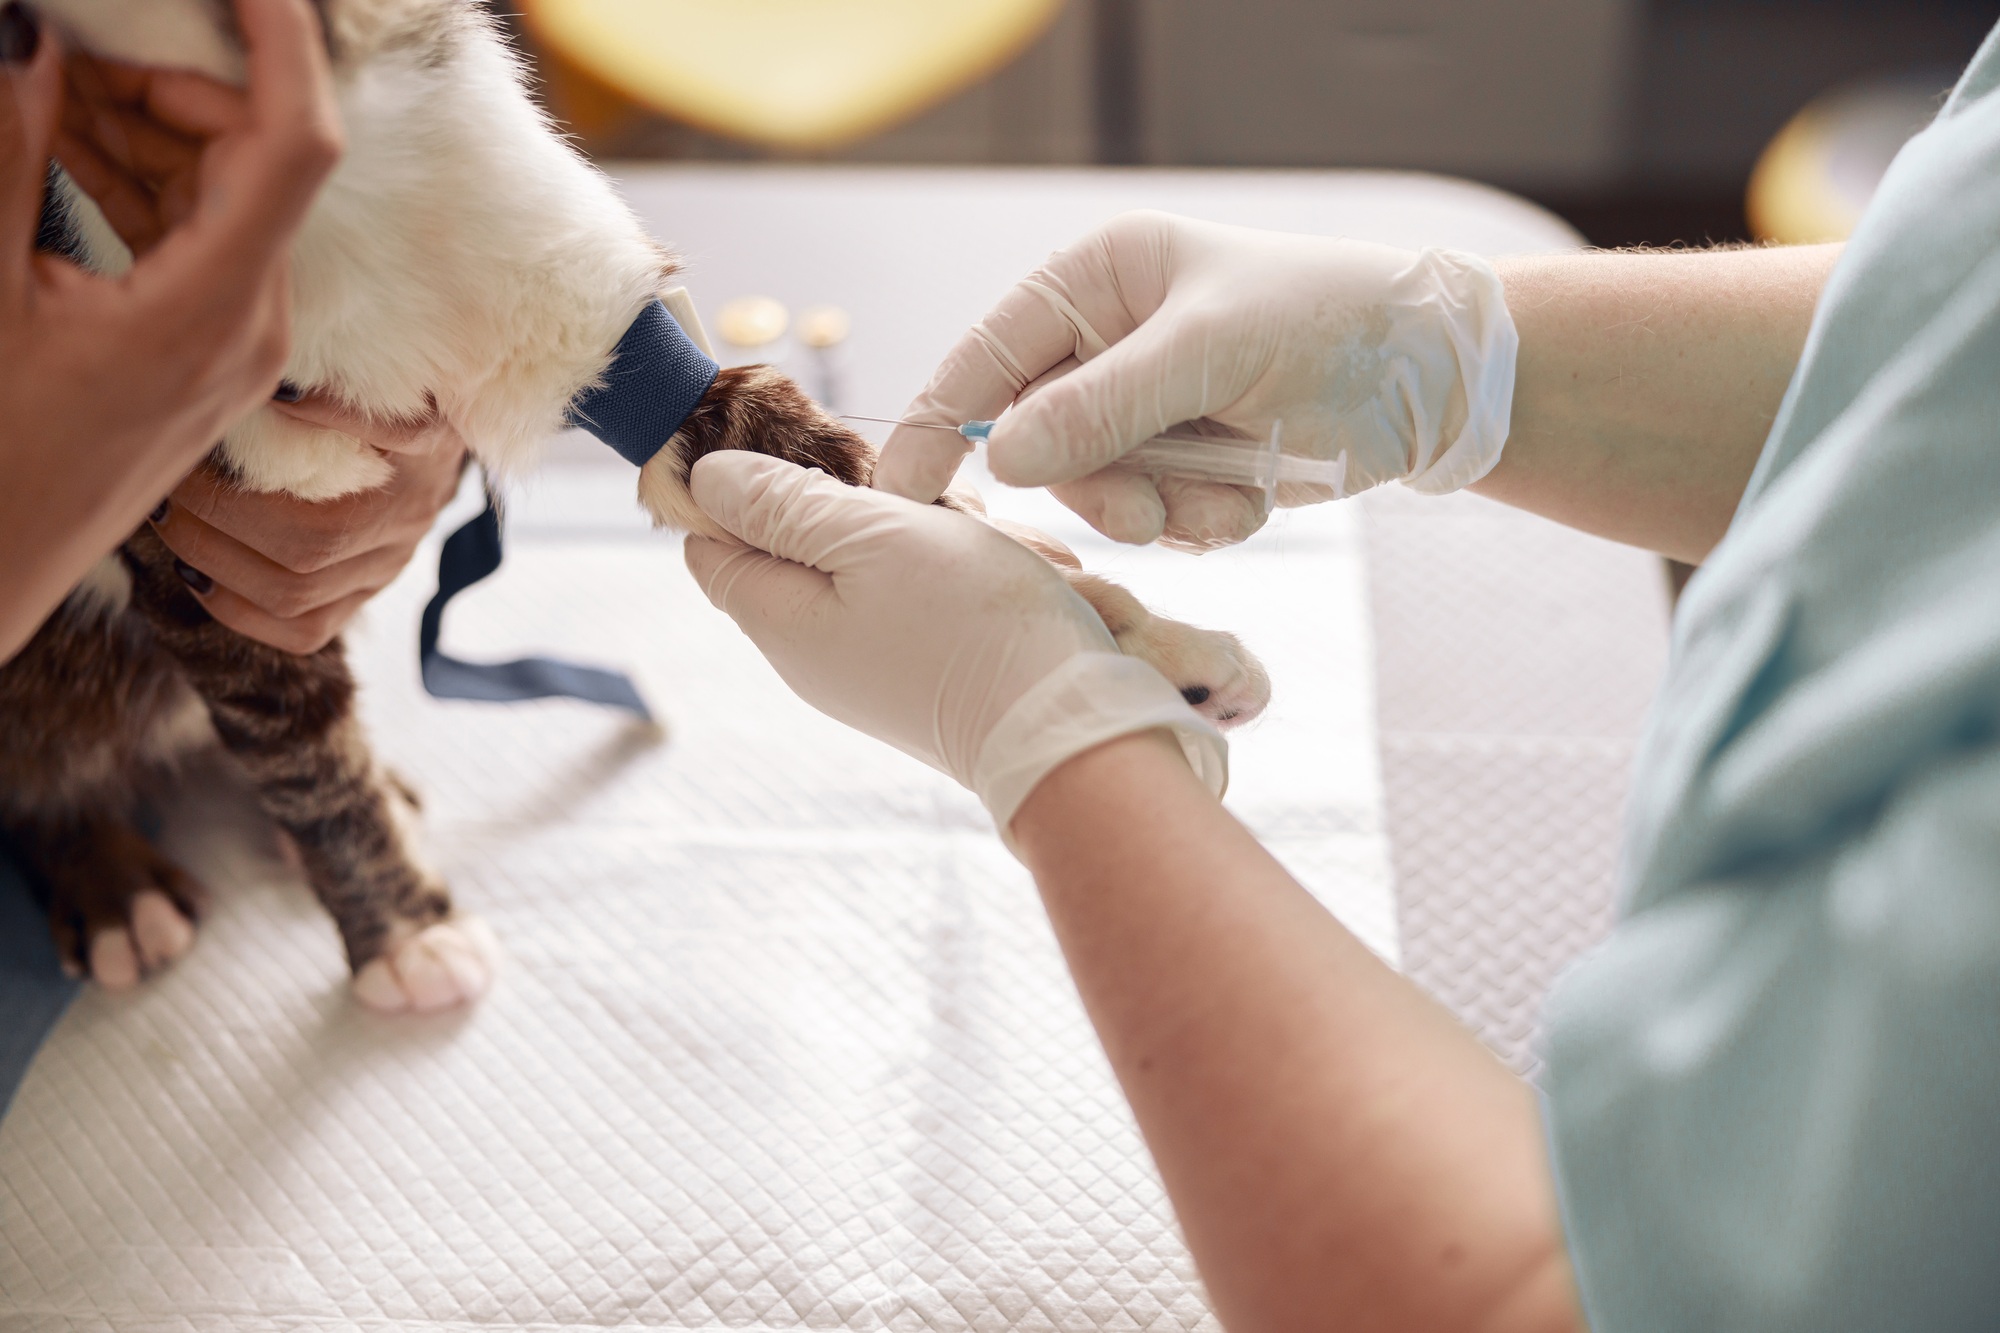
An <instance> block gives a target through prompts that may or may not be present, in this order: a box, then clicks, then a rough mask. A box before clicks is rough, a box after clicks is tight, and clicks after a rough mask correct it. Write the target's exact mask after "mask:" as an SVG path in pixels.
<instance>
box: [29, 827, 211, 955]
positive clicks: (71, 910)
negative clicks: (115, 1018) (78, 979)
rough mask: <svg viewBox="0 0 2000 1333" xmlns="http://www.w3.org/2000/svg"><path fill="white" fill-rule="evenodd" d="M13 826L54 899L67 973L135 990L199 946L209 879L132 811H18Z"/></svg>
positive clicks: (32, 871) (55, 930)
mask: <svg viewBox="0 0 2000 1333" xmlns="http://www.w3.org/2000/svg"><path fill="white" fill-rule="evenodd" d="M4 823H5V826H6V831H7V835H8V839H9V841H11V842H12V843H13V844H14V846H15V848H16V849H17V850H18V851H19V852H20V854H21V856H22V857H23V859H24V860H25V861H26V862H27V867H26V868H27V870H28V874H29V876H30V879H31V880H32V881H33V882H34V883H35V887H36V889H37V890H38V892H40V893H42V894H45V895H46V896H47V899H48V914H49V928H50V931H51V933H52V934H53V935H54V936H55V943H56V951H57V953H58V954H59V955H60V956H61V958H62V960H63V966H64V967H65V968H66V969H69V970H72V971H74V972H77V973H79V974H87V975H88V976H90V977H91V978H93V979H94V980H96V981H97V982H98V984H100V985H102V986H103V987H104V988H105V989H106V990H108V991H123V990H130V989H131V988H132V987H133V986H136V985H138V984H139V981H140V979H141V978H143V977H145V976H148V975H150V974H151V973H154V972H157V971H159V970H160V969H161V968H164V967H166V966H167V965H168V964H170V963H173V962H175V961H176V960H178V959H179V958H180V957H181V956H182V955H183V954H185V953H186V952H187V951H188V950H189V949H190V948H192V947H193V945H194V921H195V919H196V917H197V915H198V913H199V911H200V908H201V903H202V899H203V897H204V894H203V892H202V887H201V885H200V884H199V883H198V882H197V881H196V880H195V879H194V877H193V876H192V875H189V874H188V873H187V872H186V871H184V870H182V869H181V868H180V867H179V866H177V865H175V864H174V863H173V862H172V861H170V860H168V859H167V858H166V857H164V856H162V855H161V854H160V853H159V852H158V851H156V850H155V849H154V847H153V844H152V843H151V842H149V841H147V840H146V838H145V836H144V835H143V834H141V833H140V832H139V830H138V829H136V828H134V827H133V826H132V824H131V821H130V820H128V819H127V818H126V817H125V816H124V815H123V814H120V813H117V812H115V811H113V810H111V809H109V808H93V807H85V808H82V809H77V810H72V811H68V812H64V813H61V814H57V813H51V812H47V811H42V812H37V813H34V814H21V813H13V814H10V815H9V816H8V817H7V818H6V819H5V820H4Z"/></svg>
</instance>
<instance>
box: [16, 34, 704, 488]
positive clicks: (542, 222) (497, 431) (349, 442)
mask: <svg viewBox="0 0 2000 1333" xmlns="http://www.w3.org/2000/svg"><path fill="white" fill-rule="evenodd" d="M36 8H37V10H38V11H39V12H40V13H41V14H42V15H43V16H44V17H45V18H49V19H53V20H55V21H56V22H57V23H58V24H59V25H60V26H61V27H62V28H63V29H64V30H65V31H66V33H67V34H68V35H69V36H70V37H71V38H72V39H73V40H76V41H79V42H80V43H81V44H82V45H84V46H85V47H87V48H88V49H90V50H92V51H94V52H96V53H98V54H100V55H105V56H110V57H113V58H117V59H124V60H129V61H132V62H134V63H144V64H152V65H160V64H168V65H176V66H181V67H185V68H188V69H192V70H196V71H198V72H200V73H204V74H208V75H211V76H213V77H216V78H219V79H224V80H228V81H232V82H240V81H241V79H242V76H243V62H242V58H241V56H240V55H239V54H238V53H237V49H236V43H235V39H234V37H233V35H232V32H231V28H230V21H229V19H228V17H227V15H228V12H229V11H228V8H227V6H226V2H225V0H39V2H38V3H37V5H36ZM437 14H438V11H437V7H435V6H424V5H411V4H408V3H397V0H364V3H360V4H353V3H350V4H347V5H340V6H335V7H334V18H333V20H332V21H333V23H334V24H335V37H336V45H337V48H339V49H343V50H345V51H347V52H351V53H352V55H351V57H350V58H344V59H342V60H340V61H339V62H338V67H337V71H336V77H337V80H338V96H339V101H340V112H341V119H342V124H343V126H344V128H345V130H346V133H347V138H348V151H347V154H346V156H345V157H344V159H343V160H342V162H341V165H340V167H339V168H338V169H337V170H336V171H335V172H334V174H333V177H332V179H331V180H330V181H329V182H328V183H327V186H326V188H325V190H324V191H322V193H321V194H320V197H319V199H318V201H317V203H316V204H315V205H314V207H313V210H312V212H311V214H310V215H309V217H308V218H307V220H306V223H305V226H304V228H303V230H302V231H301V233H300V236H299V240H298V244H297V247H296V249H295V251H294V260H293V303H294V305H293V320H292V331H293V342H292V352H291V359H290V362H289V363H288V366H287V370H286V378H287V379H289V380H291V381H292V382H294V383H297V384H302V385H307V386H310V387H312V388H315V389H321V390H325V391H329V392H332V393H334V394H336V395H338V396H339V397H340V398H341V399H343V400H344V401H345V402H347V403H348V404H349V405H351V406H353V407H355V408H357V409H359V410H361V411H363V412H366V413H368V414H370V415H374V416H390V417H412V416H418V415H421V414H423V413H424V412H425V411H426V410H428V408H429V407H430V405H431V400H432V397H433V396H435V399H436V406H437V407H438V408H439V409H440V410H441V411H442V412H443V413H444V414H445V415H446V416H447V417H449V418H450V419H451V421H452V423H453V424H454V425H455V426H456V427H457V428H458V430H459V432H460V433H461V434H462V435H463V436H464V437H465V438H466V441H467V443H468V444H469V446H470V447H471V449H472V452H473V454H474V456H475V457H477V458H478V459H479V460H480V461H481V462H482V463H484V464H486V465H488V466H489V467H491V468H493V469H494V470H495V471H497V472H499V473H502V474H506V473H511V472H516V471H518V470H520V469H522V468H523V467H525V466H528V465H530V464H531V463H532V461H533V457H534V454H535V452H536V450H537V448H538V446H540V445H541V443H542V442H543V441H545V440H547V439H548V438H549V437H550V436H551V435H553V434H554V433H555V432H556V431H557V430H559V429H560V428H561V426H562V424H563V423H562V413H563V408H564V407H565V406H566V405H567V404H568V403H569V401H570V400H571V399H572V398H573V397H575V395H576V394H577V393H578V392H579V391H581V390H582V389H584V388H586V387H587V386H589V385H590V384H591V383H592V382H594V381H595V380H596V378H597V377H598V376H599V375H600V374H602V372H603V370H604V369H605V367H606V365H607V364H608V363H609V361H610V355H611V350H612V348H613V347H614V346H615V345H616V343H617V341H618V338H619V337H620V335H622V334H623V333H624V331H625V329H626V328H627V327H628V326H629V325H630V324H631V322H632V319H633V317H634V316H635V315H636V314H637V313H638V311H639V310H640V308H641V307H642V306H643V305H644V304H645V303H646V301H647V300H649V299H650V298H651V297H652V296H654V295H655V294H656V293H657V292H658V291H659V289H660V287H661V285H662V283H661V280H662V277H663V274H664V271H665V269H666V267H667V257H666V255H665V253H664V252H663V251H662V250H661V248H660V247H659V246H658V245H657V244H655V243H654V242H653V241H652V240H651V239H650V238H649V237H648V236H647V235H646V232H645V230H644V228H643V227H642V226H641V225H640V224H639V221H638V219H637V218H635V217H634V216H633V215H632V212H631V210H630V209H629V208H627V207H626V206H625V204H624V202H623V201H622V200H620V199H619V198H618V196H617V194H616V192H615V191H614V190H613V188H612V186H611V183H610V182H609V181H608V180H607V179H606V178H605V177H604V176H603V174H602V173H600V172H598V171H596V170H595V169H593V168H592V167H590V166H589V165H588V164H586V163H585V162H584V161H583V160H582V159H581V158H579V157H578V156H577V155H576V153H575V152H574V151H572V150H571V149H570V147H569V146H568V145H567V144H565V143H564V142H563V141H562V139H561V138H560V137H559V136H558V135H556V134H555V133H554V132H553V130H552V129H551V128H550V127H549V125H548V124H547V122H546V121H545V119H544V117H543V115H542V113H541V111H540V110H539V109H538V108H537V107H536V106H535V105H534V103H533V102H532V101H531V100H530V99H529V97H528V95H527V93H526V92H525V90H524V87H523V83H522V79H521V77H520V72H519V70H518V68H517V65H516V61H515V57H514V55H513V54H512V52H511V51H509V49H508V48H507V46H506V45H505V43H504V42H503V41H502V40H501V38H500V36H499V34H498V33H496V32H495V31H494V30H493V29H492V27H491V26H490V24H489V23H488V22H487V21H486V20H484V19H483V18H480V17H478V16H476V15H473V14H471V13H469V12H466V11H457V12H454V13H452V14H451V15H449V16H448V17H449V22H448V24H446V25H445V26H446V27H447V28H448V38H447V40H449V42H450V43H451V47H450V58H449V59H447V60H442V61H433V60H430V59H428V58H427V57H428V56H430V55H431V54H432V50H431V48H430V47H429V46H427V44H426V43H425V41H423V40H416V38H421V37H422V36H423V35H424V34H422V33H415V34H413V33H412V32H410V31H408V29H409V27H410V26H411V25H413V24H426V25H428V26H429V27H430V28H431V29H436V28H437V27H438V23H437ZM398 24H403V25H404V30H401V31H399V29H398V27H397V25H398ZM105 237H106V233H105V232H104V230H103V229H102V228H101V226H92V227H88V228H86V245H87V247H88V249H89V251H90V254H91V258H92V259H93V261H95V262H98V263H102V264H105V265H107V266H111V267H115V266H116V264H117V261H118V258H119V257H120V255H121V253H122V249H123V247H115V241H114V242H113V243H112V244H111V245H107V244H106V241H105ZM114 247H115V248H114ZM223 452H224V455H225V456H226V458H227V459H228V461H229V463H230V465H231V466H232V467H233V468H234V469H235V470H236V471H237V473H238V474H239V475H240V476H241V478H242V480H243V482H244V483H245V484H246V485H248V486H249V487H251V488H253V489H257V490H273V491H286V492H289V493H291V494H293V495H297V496H300V497H302V498H305V499H311V500H319V499H330V498H332V497H334V496H337V495H343V494H346V493H348V492H351V491H358V490H365V489H368V488H371V487H374V486H378V485H380V484H382V483H383V482H384V481H386V480H387V479H388V475H389V473H388V465H387V464H386V463H385V462H384V461H383V460H382V459H381V457H380V456H379V455H377V454H376V453H375V452H374V451H373V450H370V449H367V448H364V447H363V446H362V445H360V444H359V443H358V442H357V441H355V440H353V439H351V438H349V437H348V436H345V435H341V434H338V433H336V432H332V431H325V430H315V429H311V428H308V427H305V426H302V425H301V424H299V423H298V422H297V421H296V420H295V419H293V418H290V417H286V416H284V415H281V414H279V413H277V412H273V411H270V410H268V409H267V410H264V411H260V412H257V413H255V414H253V415H252V416H251V417H250V418H249V419H248V420H247V421H245V422H243V423H242V424H241V425H239V426H237V427H236V428H235V429H234V430H232V431H230V433H229V435H228V437H227V438H226V439H225V440H224V442H223Z"/></svg>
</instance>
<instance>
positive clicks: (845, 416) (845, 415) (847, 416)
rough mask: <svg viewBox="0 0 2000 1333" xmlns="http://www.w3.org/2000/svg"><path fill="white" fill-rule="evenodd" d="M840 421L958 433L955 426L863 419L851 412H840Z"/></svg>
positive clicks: (895, 419) (892, 419)
mask: <svg viewBox="0 0 2000 1333" xmlns="http://www.w3.org/2000/svg"><path fill="white" fill-rule="evenodd" d="M840 419H841V420H842V421H875V422H880V423H881V424H882V425H884V426H922V427H923V428H924V429H925V430H948V431H950V432H951V433H952V434H954V435H956V434H958V433H959V432H958V427H956V426H938V425H933V424H932V423H931V422H928V421H903V420H901V419H900V418H897V417H864V416H860V415H858V414H856V413H853V412H842V413H841V414H840Z"/></svg>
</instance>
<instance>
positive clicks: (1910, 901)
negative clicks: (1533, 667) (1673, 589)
mask: <svg viewBox="0 0 2000 1333" xmlns="http://www.w3.org/2000/svg"><path fill="white" fill-rule="evenodd" d="M1996 84H2000V30H1996V31H1995V33H1994V34H1993V35H1991V36H1989V37H1988V38H1987V40H1986V43H1985V45H1984V46H1983V47H1982V48H1981V49H1980V52H1979V54H1978V56H1976V57H1975V58H1974V60H1973V63H1972V66H1971V67H1970V69H1968V70H1967V72H1966V74H1965V76H1964V78H1963V80H1962V81H1961V82H1960V84H1959V86H1958V88H1957V90H1956V91H1955V92H1954V93H1953V94H1952V96H1951V100H1950V101H1949V102H1948V103H1947V104H1946V106H1945V108H1944V110H1943V113H1942V114H1941V115H1940V116H1939V117H1938V120H1937V122H1936V124H1935V125H1933V126H1932V128H1930V129H1929V130H1927V131H1926V132H1924V133H1923V134H1921V135H1919V136H1918V137H1917V138H1916V139H1915V140H1913V141H1912V142H1911V143H1910V144H1909V146H1908V147H1906V148H1905V149H1904V150H1903V152H1902V155H1901V156H1900V157H1898V158H1897V159H1896V163H1895V165H1894V167H1893V168H1892V169H1891V171H1890V172H1889V175H1888V178H1887V179H1886V180H1885V181H1884V182H1883V185H1882V189H1881V191H1880V193H1879V195H1878V196H1877V198H1876V201H1875V203H1874V205H1873V206H1872V207H1871V208H1870V210H1869V212H1868V215H1867V217H1866V218H1865V219H1864V220H1863V222H1862V224H1861V226H1860V228H1859V230H1858V231H1857V232H1856V233H1855V236H1854V238H1853V240H1852V241H1851V242H1850V243H1849V245H1848V249H1847V253H1846V255H1845V256H1844V257H1843V258H1842V260H1841V261H1840V264H1839V266H1838V268H1837V270H1836V271H1835V273H1834V275H1833V279H1832V281H1831V283H1830V284H1829V285H1828V287H1827V290H1826V293H1825V295H1824V297H1823V298H1822V299H1821V301H1820V305H1819V310H1818V313H1817V316H1816V318H1815V319H1814V322H1813V329H1812V335H1811V338H1810V341H1809V342H1808V343H1807V346H1806V351H1805V357H1804V360H1803V361H1802V362H1801V364H1800V367H1799V370H1798V373H1797V374H1796V375H1795V376H1794V378H1793V381H1792V385H1791V389H1790V392H1789V393H1788V394H1787V396H1786V399H1785V403H1784V407H1783V410H1782V412H1781V413H1780V415H1779V417H1778V420H1777V423H1776V424H1775V426H1774V427H1773V429H1772V432H1771V437H1770V441H1769V443H1768V444H1767V445H1766V447H1765V450H1764V455H1763V458H1762V460H1761V461H1760V462H1759V464H1758V467H1757V471H1756V474H1755V476H1754V477H1753V478H1752V479H1751V482H1750V488H1749V491H1748V492H1747V494H1746V495H1745V497H1744V500H1743V504H1742V507H1741V509H1740V510H1739V511H1738V513H1737V515H1736V520H1735V523H1734V525H1733V526H1732V528H1731V529H1730V532H1729V535H1728V537H1727V538H1726V539H1725V540H1724V541H1723V543H1722V544H1721V546H1720V547H1718V548H1717V550H1716V551H1715V553H1714V555H1712V556H1711V557H1710V559H1709V561H1708V563H1707V565H1706V566H1705V567H1704V568H1703V569H1702V571H1701V573H1700V574H1699V575H1698V576H1697V577H1696V578H1695V580H1694V581H1693V583H1692V584H1691V585H1690V587H1689V588H1688V591H1687V596H1686V599H1685V600H1684V601H1683V603H1682V606H1681V609H1680V613H1679V617H1678V620H1677V623H1676V625H1675V629H1674V639H1673V661H1672V667H1671V669H1670V671H1669V673H1668V679H1667V682H1666V685H1665V687H1664V689H1663V692H1662V694H1661V697H1660V699H1659V702H1658V704H1657V705H1656V707H1655V710H1654V714H1653V718H1652V722H1651V726H1650V733H1649V735H1648V738H1647V741H1646V744H1645V746H1644V748H1643V751H1642V755H1641V760H1640V764H1639V771H1638V774H1637V778H1636V783H1635V791H1634V796H1633V802H1632V809H1631V814H1630V827H1629V845H1628V851H1627V860H1626V865H1625V876H1624V882H1625V884H1626V886H1627V894H1628V898H1627V902H1626V912H1625V919H1624V921H1623V923H1622V924H1621V925H1620V927H1619V929H1618V931H1617V932H1616V934H1615V935H1614V936H1613V937H1612V939H1611V940H1610V941H1609V942H1608V943H1607V944H1606V946H1605V947H1604V948H1602V949H1601V950H1600V951H1599V952H1597V953H1595V954H1593V955H1591V956H1590V957H1589V958H1587V959H1586V960H1585V961H1584V962H1582V963H1581V964H1579V965H1578V966H1577V967H1576V968H1575V969H1574V970H1573V971H1572V972H1571V973H1570V974H1568V975H1567V976H1566V977H1565V978H1564V979H1563V981H1562V982H1561V983H1560V984H1559V986H1558V987H1557V989H1556V992H1555V994H1554V996H1553V997H1552V1000H1551V1002H1550V1007H1549V1011H1548V1021H1547V1036H1546V1043H1547V1045H1546V1055H1547V1073H1546V1076H1545V1079H1544V1096H1545V1099H1546V1114H1547V1119H1548V1127H1549V1135H1550V1141H1551V1144H1552V1147H1553V1154H1554V1164H1555V1171H1556V1176H1557V1181H1558V1189H1559V1192H1560V1195H1561V1200H1562V1209H1563V1218H1564V1225H1565V1229H1566V1232H1567V1236H1568V1242H1569V1246H1570V1250H1571V1253H1572V1255H1573V1257H1574V1260H1575V1264H1576V1272H1577V1278H1578V1282H1579V1286H1580V1289H1581V1292H1582V1295H1583V1299H1584V1304H1585V1307H1586V1310H1587V1312H1588V1314H1589V1317H1590V1320H1591V1323H1592V1326H1593V1328H1594V1329H1595V1330H1596V1333H1636V1331H1638V1330H1665V1329H1674V1330H1702V1331H1703V1333H1726V1331H1727V1330H1737V1329H1743V1330H1758V1331H1759V1333H1779V1331H1780V1330H1793V1329H1796V1330H1811V1331H1812V1333H1836V1331H1838V1330H1847V1329H1871V1330H1874V1329H1898V1330H1900V1329H1911V1330H1919V1329H1920V1330H1926V1331H1927V1333H1938V1331H1939V1330H1947V1329H1974V1328H1977V1329H1996V1328H2000V96H1996V95H1995V92H1996Z"/></svg>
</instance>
